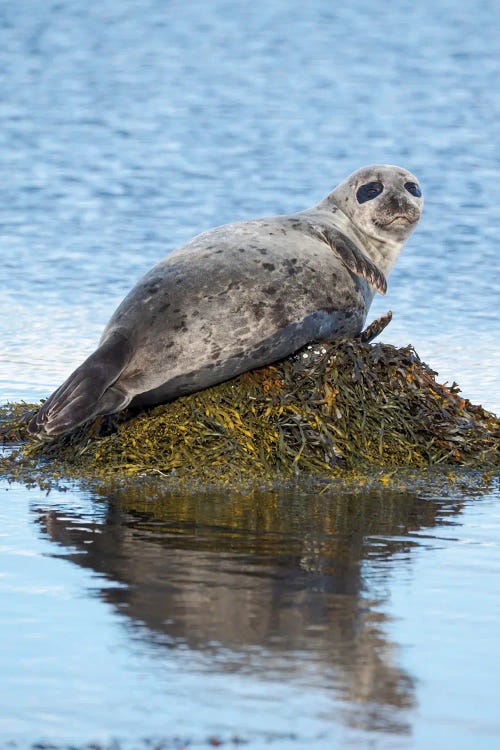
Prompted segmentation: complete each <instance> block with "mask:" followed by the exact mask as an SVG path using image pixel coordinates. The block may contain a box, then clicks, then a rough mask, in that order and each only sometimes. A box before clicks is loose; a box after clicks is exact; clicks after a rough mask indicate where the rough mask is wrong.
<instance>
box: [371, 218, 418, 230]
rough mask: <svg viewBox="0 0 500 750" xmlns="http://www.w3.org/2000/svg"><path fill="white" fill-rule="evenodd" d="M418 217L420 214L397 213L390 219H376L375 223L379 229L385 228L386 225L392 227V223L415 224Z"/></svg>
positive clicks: (398, 224)
mask: <svg viewBox="0 0 500 750" xmlns="http://www.w3.org/2000/svg"><path fill="white" fill-rule="evenodd" d="M419 218H420V216H407V215H406V214H398V215H397V216H393V217H392V219H391V220H390V221H384V222H381V221H380V222H379V221H376V222H375V224H376V225H377V226H378V227H380V228H381V229H387V228H388V227H392V226H393V225H395V226H404V225H405V224H410V225H411V224H416V222H417V221H418V220H419Z"/></svg>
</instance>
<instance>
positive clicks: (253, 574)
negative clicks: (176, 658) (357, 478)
mask: <svg viewBox="0 0 500 750" xmlns="http://www.w3.org/2000/svg"><path fill="white" fill-rule="evenodd" d="M96 500H97V501H98V502H99V501H100V502H101V503H105V505H104V508H105V518H104V520H102V519H99V520H98V521H97V522H92V523H90V522H89V520H88V518H81V517H79V516H78V514H76V513H74V512H72V511H71V510H70V509H69V508H64V511H62V510H60V509H58V510H43V509H38V521H39V523H40V525H41V528H42V529H43V531H44V532H45V533H46V534H47V536H48V537H49V538H50V539H51V540H52V541H53V542H54V543H57V544H58V545H63V547H64V548H65V550H64V552H63V553H62V556H63V557H65V558H66V559H68V560H71V561H73V562H74V563H77V564H78V565H80V566H82V567H85V568H90V569H92V570H93V571H95V572H97V573H99V574H103V575H104V576H105V577H106V579H108V580H107V581H106V584H105V585H103V587H102V588H101V589H100V590H98V594H99V596H100V597H101V599H102V600H103V601H104V602H107V603H108V604H110V605H112V606H113V607H114V608H115V609H116V610H117V611H119V612H120V613H121V614H122V615H123V616H124V622H125V625H126V627H127V628H128V629H129V632H130V636H131V640H134V641H136V640H137V637H138V636H139V637H140V639H141V640H142V641H143V642H144V641H145V642H146V643H147V644H148V647H150V648H152V649H155V651H156V656H157V658H159V659H161V658H165V659H168V653H169V649H170V648H178V647H188V648H189V649H192V650H196V651H198V652H204V653H205V654H206V655H207V656H208V657H209V660H208V661H209V664H210V667H209V668H210V669H211V670H215V671H217V672H220V673H223V672H225V671H230V672H234V671H235V670H242V671H243V672H249V671H251V672H252V673H254V674H257V675H261V676H263V677H264V678H265V677H266V676H267V675H272V676H273V677H278V678H280V679H284V680H289V681H295V682H298V683H299V684H301V685H303V686H304V689H305V690H307V687H308V686H315V687H320V688H323V689H327V690H329V691H331V693H332V699H333V700H335V701H336V706H333V701H332V720H337V719H338V718H340V717H339V710H340V713H341V714H342V718H343V720H344V721H346V722H347V723H348V724H349V725H351V726H356V727H359V728H361V727H363V728H366V729H370V730H377V729H379V730H382V731H385V732H395V733H407V732H408V731H409V726H410V720H409V719H410V717H409V710H410V709H411V708H412V707H414V704H415V696H414V684H413V681H412V678H411V675H409V674H407V673H405V672H404V671H403V670H402V669H401V667H400V666H399V664H398V652H397V646H396V644H394V643H392V642H391V641H390V639H389V638H388V636H387V634H386V627H385V626H386V623H387V615H386V614H385V613H384V604H385V600H386V596H387V594H386V593H385V592H386V590H387V583H388V581H387V577H388V575H389V574H390V566H389V565H387V564H386V562H387V560H384V558H390V557H391V556H392V555H393V554H394V553H401V552H403V553H404V552H406V551H409V550H410V549H411V546H412V544H413V543H414V542H412V541H411V539H409V538H406V537H404V536H401V534H402V530H404V531H405V532H408V531H411V530H417V529H419V528H422V527H429V526H433V525H434V524H435V522H436V519H435V512H436V508H435V506H434V505H433V504H432V503H427V502H422V501H420V500H419V499H418V497H417V496H416V495H411V494H404V493H391V492H384V493H381V492H374V493H372V494H366V495H364V496H359V495H356V496H335V495H332V494H314V493H303V492H298V491H293V490H292V491H290V490H288V491H286V492H285V491H281V492H280V491H276V492H263V493H260V494H254V495H252V496H249V497H225V496H224V495H221V494H218V495H216V494H212V495H202V496H200V495H197V496H182V495H178V494H175V493H167V494H165V493H162V492H161V489H160V487H159V485H156V484H151V483H149V484H148V485H145V486H144V487H142V488H141V489H139V490H138V489H135V490H133V491H125V490H122V491H120V490H117V491H115V492H114V493H113V495H112V496H107V497H106V498H96ZM102 507H103V506H102V505H101V509H102ZM381 534H382V535H384V536H386V535H398V537H397V540H396V539H395V540H394V541H392V540H384V543H383V544H381V543H380V541H377V540H374V539H371V537H373V536H375V535H381ZM57 554H58V556H61V554H60V551H59V550H58V553H57ZM374 569H376V575H375V576H374V575H373V571H374ZM370 571H371V572H370ZM113 582H115V583H116V584H118V585H117V586H113V585H112V584H113ZM110 583H111V585H110ZM381 592H384V593H381ZM339 705H340V709H339V708H338V706H339Z"/></svg>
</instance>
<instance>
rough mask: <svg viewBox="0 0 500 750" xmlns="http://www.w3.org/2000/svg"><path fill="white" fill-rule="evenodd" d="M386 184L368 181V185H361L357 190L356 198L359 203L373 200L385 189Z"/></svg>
mask: <svg viewBox="0 0 500 750" xmlns="http://www.w3.org/2000/svg"><path fill="white" fill-rule="evenodd" d="M383 189H384V186H383V185H382V183H381V182H367V183H366V185H361V187H359V188H358V189H357V191H356V200H357V201H358V203H366V201H371V200H373V199H374V198H376V197H377V195H380V193H381V192H382V191H383Z"/></svg>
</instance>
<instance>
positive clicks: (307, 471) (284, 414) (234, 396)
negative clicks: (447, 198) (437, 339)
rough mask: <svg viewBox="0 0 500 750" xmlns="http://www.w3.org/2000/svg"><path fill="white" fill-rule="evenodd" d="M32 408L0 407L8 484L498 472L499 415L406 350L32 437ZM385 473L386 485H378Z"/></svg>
mask: <svg viewBox="0 0 500 750" xmlns="http://www.w3.org/2000/svg"><path fill="white" fill-rule="evenodd" d="M36 408H37V406H36V405H29V404H8V405H7V406H6V407H3V408H2V409H0V436H1V437H2V438H3V441H4V443H8V444H11V445H13V444H15V443H18V444H19V446H18V447H17V449H16V448H15V449H13V450H12V451H10V452H8V454H7V455H4V456H3V457H2V458H1V459H0V471H1V472H2V473H3V474H4V475H5V476H7V477H8V478H10V479H19V480H21V481H24V482H27V483H29V482H34V483H38V484H41V485H42V486H45V485H46V486H50V485H51V484H53V483H54V482H58V481H60V480H61V479H63V480H68V479H69V480H71V479H76V480H84V481H96V480H97V481H110V480H113V481H117V480H119V481H123V480H125V479H130V480H134V479H135V480H136V479H137V478H142V477H155V476H157V477H162V478H163V477H167V478H169V479H170V481H171V482H173V483H176V484H181V485H185V486H189V485H191V486H193V485H195V486H200V485H221V486H228V487H241V486H243V485H247V486H248V485H251V484H255V483H258V484H260V485H265V484H267V485H269V484H270V483H273V482H276V481H290V480H292V479H296V478H300V477H302V478H303V477H317V478H321V479H322V480H331V479H334V478H339V477H340V478H344V479H345V478H349V477H351V478H353V479H354V478H355V479H356V481H358V482H360V481H361V482H362V481H364V480H363V477H364V478H365V479H366V481H370V478H372V477H373V475H374V472H377V476H378V477H379V479H380V481H381V482H382V483H383V482H384V481H386V482H387V481H390V480H389V479H387V477H390V476H391V472H394V471H395V470H397V469H398V468H400V467H407V468H410V469H411V468H413V469H425V468H428V467H433V466H440V465H445V466H450V465H451V466H454V467H467V468H470V469H480V470H484V469H495V467H498V466H500V420H499V419H498V418H497V417H496V416H495V415H493V414H491V413H490V412H488V411H486V410H485V409H483V408H482V407H481V406H474V405H473V404H471V403H470V402H469V401H468V400H467V399H464V398H462V397H461V395H460V391H459V388H458V386H457V385H456V383H453V384H452V385H451V386H448V385H447V384H440V383H438V382H437V381H436V373H435V372H434V371H433V370H431V369H430V368H429V367H428V366H427V365H426V364H425V363H423V362H422V361H421V360H420V359H419V357H418V355H417V354H416V352H415V351H414V350H413V348H412V347H410V346H408V347H405V348H400V349H398V348H395V347H393V346H390V345H388V344H382V343H376V344H366V343H362V342H360V341H358V340H343V341H338V342H335V343H332V344H319V345H312V346H309V347H307V348H306V349H304V350H302V351H301V352H299V353H298V354H296V355H294V356H292V357H289V358H287V359H285V360H283V361H282V362H279V363H277V364H274V365H271V366H268V367H265V368H262V369H259V370H254V371H252V372H249V373H246V374H244V375H241V376H240V377H238V378H236V379H234V380H231V381H228V382H226V383H223V384H221V385H218V386H215V387H213V388H209V389H207V390H205V391H201V392H199V393H195V394H193V395H190V396H185V397H182V398H179V399H177V400H176V401H174V402H172V403H169V404H164V405H161V406H157V407H155V408H153V409H151V410H149V411H146V412H141V413H137V412H135V413H134V412H133V411H131V410H127V411H125V412H122V413H120V414H118V415H115V416H113V417H104V418H99V419H97V420H95V421H94V422H93V423H92V424H90V425H85V426H83V427H82V428H79V429H78V430H76V431H75V432H73V433H72V434H71V435H68V436H64V437H61V438H57V439H55V440H52V441H39V440H36V439H33V438H29V437H28V435H27V431H26V423H27V419H28V417H29V415H30V414H32V413H33V411H34V409H36ZM384 477H385V479H384Z"/></svg>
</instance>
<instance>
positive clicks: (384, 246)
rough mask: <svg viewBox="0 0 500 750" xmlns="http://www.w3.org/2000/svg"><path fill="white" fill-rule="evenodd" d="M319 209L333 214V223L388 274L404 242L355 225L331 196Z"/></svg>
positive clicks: (320, 204) (318, 206)
mask: <svg viewBox="0 0 500 750" xmlns="http://www.w3.org/2000/svg"><path fill="white" fill-rule="evenodd" d="M316 210H317V211H321V213H323V212H325V213H328V214H330V215H331V216H332V224H333V225H334V226H335V227H337V229H340V231H341V232H343V234H345V235H346V237H348V238H349V239H350V240H351V241H352V242H354V244H355V245H357V247H359V249H360V250H361V251H362V252H363V253H365V255H368V257H369V258H370V260H372V261H373V262H374V263H375V265H376V266H377V267H378V268H379V269H380V270H381V271H382V273H383V274H384V276H387V275H388V274H389V272H390V270H391V268H392V267H393V265H394V264H395V262H396V260H397V258H398V255H399V254H400V252H401V250H402V249H403V245H404V242H400V241H398V240H394V239H391V238H390V237H389V238H387V240H379V239H377V238H376V237H372V236H371V235H369V234H366V233H365V232H363V231H362V230H361V229H358V227H356V226H355V224H354V223H353V222H352V220H351V219H350V218H349V217H348V216H347V214H345V213H344V212H343V211H342V209H341V208H339V206H338V205H337V204H336V203H334V202H333V201H332V198H331V196H328V198H327V199H326V200H323V201H321V203H319V204H318V205H317V206H316Z"/></svg>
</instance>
